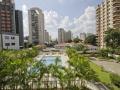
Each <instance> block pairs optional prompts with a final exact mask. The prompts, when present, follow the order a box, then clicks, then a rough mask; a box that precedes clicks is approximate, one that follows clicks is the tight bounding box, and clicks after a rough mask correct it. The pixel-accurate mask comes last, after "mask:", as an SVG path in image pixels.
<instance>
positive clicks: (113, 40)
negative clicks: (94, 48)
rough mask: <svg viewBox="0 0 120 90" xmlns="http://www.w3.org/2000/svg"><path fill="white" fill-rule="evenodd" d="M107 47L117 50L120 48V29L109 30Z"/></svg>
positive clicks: (106, 37) (107, 32) (106, 38)
mask: <svg viewBox="0 0 120 90" xmlns="http://www.w3.org/2000/svg"><path fill="white" fill-rule="evenodd" d="M105 42H106V46H107V47H110V48H113V49H116V48H118V47H119V46H120V29H113V28H111V29H109V30H108V31H106V36H105Z"/></svg>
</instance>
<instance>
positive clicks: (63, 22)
mask: <svg viewBox="0 0 120 90" xmlns="http://www.w3.org/2000/svg"><path fill="white" fill-rule="evenodd" d="M22 7H23V16H24V20H23V22H24V34H25V36H26V35H28V34H29V33H28V31H29V28H28V9H27V6H26V5H23V6H22ZM44 15H45V29H46V30H47V31H49V33H50V35H51V36H52V38H54V39H55V38H57V36H58V28H64V29H65V30H71V31H72V32H73V34H74V35H79V34H80V33H82V32H85V33H95V31H96V20H95V8H94V7H92V6H89V7H87V8H86V9H85V11H84V13H83V14H82V15H80V16H79V17H76V18H73V19H70V17H69V16H62V15H60V14H58V13H57V12H56V11H53V10H50V11H44Z"/></svg>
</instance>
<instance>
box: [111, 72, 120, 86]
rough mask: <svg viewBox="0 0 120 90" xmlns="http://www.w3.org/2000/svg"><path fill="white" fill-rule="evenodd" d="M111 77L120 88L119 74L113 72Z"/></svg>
mask: <svg viewBox="0 0 120 90" xmlns="http://www.w3.org/2000/svg"><path fill="white" fill-rule="evenodd" d="M110 78H111V81H112V83H113V84H114V85H115V86H117V87H118V88H120V76H119V75H117V74H111V75H110Z"/></svg>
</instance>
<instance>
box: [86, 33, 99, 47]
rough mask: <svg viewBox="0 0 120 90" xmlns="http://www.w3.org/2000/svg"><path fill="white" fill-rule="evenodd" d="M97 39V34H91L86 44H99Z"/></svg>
mask: <svg viewBox="0 0 120 90" xmlns="http://www.w3.org/2000/svg"><path fill="white" fill-rule="evenodd" d="M96 42H97V40H96V36H95V35H90V36H88V37H87V38H86V39H85V44H90V45H94V46H96V45H97V43H96Z"/></svg>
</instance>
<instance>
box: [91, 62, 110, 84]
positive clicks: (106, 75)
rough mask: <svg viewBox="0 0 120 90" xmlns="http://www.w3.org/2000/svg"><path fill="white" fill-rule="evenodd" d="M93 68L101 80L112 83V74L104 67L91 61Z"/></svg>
mask: <svg viewBox="0 0 120 90" xmlns="http://www.w3.org/2000/svg"><path fill="white" fill-rule="evenodd" d="M90 65H91V68H92V69H93V70H94V71H95V72H96V74H97V75H98V78H99V79H100V81H102V82H104V83H107V84H110V83H111V79H110V74H109V73H107V72H105V71H103V70H102V68H101V67H100V66H98V65H96V64H94V63H92V62H90Z"/></svg>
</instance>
